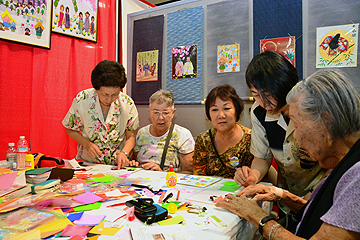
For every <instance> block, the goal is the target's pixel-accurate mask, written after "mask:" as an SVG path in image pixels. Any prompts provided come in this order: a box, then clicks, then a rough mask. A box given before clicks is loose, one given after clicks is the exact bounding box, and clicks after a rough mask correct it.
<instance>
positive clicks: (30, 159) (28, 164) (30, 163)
mask: <svg viewBox="0 0 360 240" xmlns="http://www.w3.org/2000/svg"><path fill="white" fill-rule="evenodd" d="M25 169H26V170H29V169H34V155H32V154H26V156H25Z"/></svg>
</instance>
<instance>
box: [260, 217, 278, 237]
mask: <svg viewBox="0 0 360 240" xmlns="http://www.w3.org/2000/svg"><path fill="white" fill-rule="evenodd" d="M270 220H276V217H275V216H274V215H270V216H266V217H264V218H263V219H261V220H260V222H259V233H260V235H261V236H262V235H263V227H264V225H265V223H267V222H268V221H270Z"/></svg>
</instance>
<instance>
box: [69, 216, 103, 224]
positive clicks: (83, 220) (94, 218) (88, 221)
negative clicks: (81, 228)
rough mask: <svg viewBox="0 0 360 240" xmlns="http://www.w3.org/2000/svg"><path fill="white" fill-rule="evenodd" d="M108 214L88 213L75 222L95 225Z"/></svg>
mask: <svg viewBox="0 0 360 240" xmlns="http://www.w3.org/2000/svg"><path fill="white" fill-rule="evenodd" d="M105 217H106V215H87V214H83V215H82V216H81V218H80V219H79V220H75V221H74V224H78V225H86V226H95V225H98V224H99V223H101V221H102V220H104V218H105Z"/></svg>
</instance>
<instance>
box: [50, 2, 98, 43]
mask: <svg viewBox="0 0 360 240" xmlns="http://www.w3.org/2000/svg"><path fill="white" fill-rule="evenodd" d="M98 9H99V1H98V0H87V1H74V0H53V11H52V26H51V27H52V31H53V32H55V33H60V34H65V35H68V36H71V37H76V38H81V39H85V40H89V41H93V42H96V41H97V32H98V31H97V27H98Z"/></svg>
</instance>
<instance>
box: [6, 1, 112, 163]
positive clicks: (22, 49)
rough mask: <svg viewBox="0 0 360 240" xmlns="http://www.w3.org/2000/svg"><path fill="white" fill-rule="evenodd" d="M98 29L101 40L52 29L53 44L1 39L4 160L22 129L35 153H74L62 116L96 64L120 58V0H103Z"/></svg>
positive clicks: (69, 155) (68, 155)
mask: <svg viewBox="0 0 360 240" xmlns="http://www.w3.org/2000/svg"><path fill="white" fill-rule="evenodd" d="M97 29H98V32H97V43H95V42H91V41H86V40H82V39H78V38H73V37H69V36H66V35H61V34H56V33H52V34H51V49H50V50H48V49H42V48H37V47H32V46H27V45H22V44H18V43H13V42H7V41H3V40H1V39H0V160H2V159H5V157H6V150H7V145H8V143H9V142H15V144H16V142H17V141H18V139H19V136H22V135H24V136H25V138H26V139H27V140H28V141H31V152H32V153H36V152H41V153H44V154H47V155H51V156H56V157H62V158H65V159H71V158H73V157H75V155H76V146H77V143H76V142H75V141H74V140H72V139H71V138H70V137H68V135H67V134H66V132H65V130H64V127H63V126H62V124H61V121H62V119H63V118H64V116H65V114H66V113H67V111H68V109H69V108H70V106H71V102H72V100H73V99H74V97H75V95H76V94H77V93H78V92H79V91H81V90H83V89H86V88H90V87H91V79H90V76H91V71H92V69H93V68H94V67H95V66H96V64H97V63H99V62H100V61H102V60H104V59H109V60H115V58H116V1H113V0H100V1H99V10H98V26H97Z"/></svg>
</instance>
